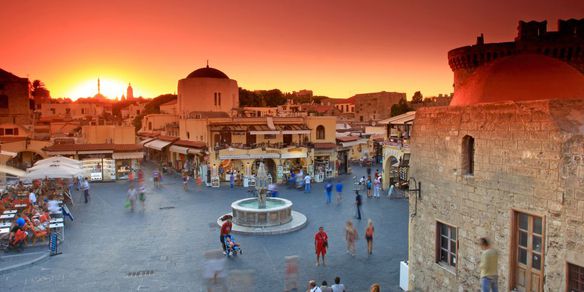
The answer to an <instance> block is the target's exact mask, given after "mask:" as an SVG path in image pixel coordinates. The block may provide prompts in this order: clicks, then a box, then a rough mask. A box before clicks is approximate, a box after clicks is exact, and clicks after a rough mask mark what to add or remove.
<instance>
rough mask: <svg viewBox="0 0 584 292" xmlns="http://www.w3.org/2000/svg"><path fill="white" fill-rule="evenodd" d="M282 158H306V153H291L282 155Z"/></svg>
mask: <svg viewBox="0 0 584 292" xmlns="http://www.w3.org/2000/svg"><path fill="white" fill-rule="evenodd" d="M282 158H283V159H286V158H306V152H289V153H282Z"/></svg>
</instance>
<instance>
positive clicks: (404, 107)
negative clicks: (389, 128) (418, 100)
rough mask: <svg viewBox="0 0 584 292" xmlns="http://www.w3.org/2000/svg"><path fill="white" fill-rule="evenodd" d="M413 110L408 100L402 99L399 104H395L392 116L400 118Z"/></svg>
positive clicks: (392, 108) (392, 107)
mask: <svg viewBox="0 0 584 292" xmlns="http://www.w3.org/2000/svg"><path fill="white" fill-rule="evenodd" d="M411 110H412V109H411V108H410V107H409V105H408V102H407V101H406V99H405V98H402V99H400V100H399V102H398V103H397V104H394V105H392V106H391V116H392V117H395V116H399V115H401V114H405V113H407V112H409V111H411Z"/></svg>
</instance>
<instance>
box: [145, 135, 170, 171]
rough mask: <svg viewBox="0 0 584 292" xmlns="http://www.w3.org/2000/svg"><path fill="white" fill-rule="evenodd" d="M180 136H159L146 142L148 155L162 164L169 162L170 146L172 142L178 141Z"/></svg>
mask: <svg viewBox="0 0 584 292" xmlns="http://www.w3.org/2000/svg"><path fill="white" fill-rule="evenodd" d="M177 139H178V138H173V137H169V138H162V137H160V138H158V139H155V140H152V141H150V142H148V143H145V144H144V148H145V150H146V151H147V155H148V157H149V159H150V160H151V161H156V162H158V163H159V164H161V165H168V164H169V162H170V161H169V156H170V155H169V151H168V148H169V146H170V145H171V144H172V142H174V141H176V140H177Z"/></svg>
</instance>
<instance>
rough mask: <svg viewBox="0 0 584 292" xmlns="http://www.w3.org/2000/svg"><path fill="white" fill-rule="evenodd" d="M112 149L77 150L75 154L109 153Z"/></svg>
mask: <svg viewBox="0 0 584 292" xmlns="http://www.w3.org/2000/svg"><path fill="white" fill-rule="evenodd" d="M110 153H114V151H113V150H91V151H77V154H110Z"/></svg>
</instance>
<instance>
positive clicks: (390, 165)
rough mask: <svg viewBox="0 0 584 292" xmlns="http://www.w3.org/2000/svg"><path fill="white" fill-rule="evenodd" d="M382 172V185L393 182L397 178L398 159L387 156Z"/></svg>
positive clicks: (396, 180)
mask: <svg viewBox="0 0 584 292" xmlns="http://www.w3.org/2000/svg"><path fill="white" fill-rule="evenodd" d="M383 172H384V173H385V177H384V178H383V181H384V182H383V184H384V186H383V187H389V185H391V184H395V183H397V182H398V180H399V160H398V159H397V157H395V156H389V157H388V158H387V160H385V165H384V167H383Z"/></svg>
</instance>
